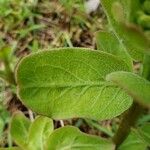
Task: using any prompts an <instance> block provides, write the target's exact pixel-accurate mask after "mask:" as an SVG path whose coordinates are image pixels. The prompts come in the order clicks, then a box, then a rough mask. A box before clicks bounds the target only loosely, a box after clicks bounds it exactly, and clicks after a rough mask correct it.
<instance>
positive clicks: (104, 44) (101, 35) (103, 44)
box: [96, 31, 133, 70]
mask: <svg viewBox="0 0 150 150" xmlns="http://www.w3.org/2000/svg"><path fill="white" fill-rule="evenodd" d="M96 41H97V47H98V49H99V50H102V51H104V52H105V51H106V52H107V53H111V54H113V55H115V56H118V57H120V58H121V59H123V60H124V61H125V62H126V63H127V65H128V66H129V68H131V70H132V67H133V66H132V59H131V57H130V55H129V54H128V53H127V51H126V48H125V47H124V45H123V44H122V43H120V41H119V40H118V39H117V37H116V36H115V35H114V34H113V33H112V32H102V31H99V32H97V34H96Z"/></svg>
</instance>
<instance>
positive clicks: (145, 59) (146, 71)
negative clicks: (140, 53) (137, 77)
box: [142, 55, 150, 81]
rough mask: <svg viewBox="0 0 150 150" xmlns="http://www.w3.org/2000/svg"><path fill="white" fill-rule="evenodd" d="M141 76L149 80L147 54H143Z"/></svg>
mask: <svg viewBox="0 0 150 150" xmlns="http://www.w3.org/2000/svg"><path fill="white" fill-rule="evenodd" d="M142 76H143V77H144V78H146V79H147V80H149V81H150V56H148V55H145V56H144V60H143V69H142Z"/></svg>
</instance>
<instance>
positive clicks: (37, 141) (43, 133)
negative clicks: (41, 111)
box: [28, 116, 54, 150]
mask: <svg viewBox="0 0 150 150" xmlns="http://www.w3.org/2000/svg"><path fill="white" fill-rule="evenodd" d="M53 129H54V125H53V121H52V120H51V119H50V118H47V117H43V116H38V117H37V118H36V119H35V120H34V122H33V123H32V125H31V126H30V129H29V138H28V144H29V145H30V149H32V150H38V149H39V150H42V149H44V146H45V141H46V140H47V138H48V137H49V135H50V134H51V133H52V132H53Z"/></svg>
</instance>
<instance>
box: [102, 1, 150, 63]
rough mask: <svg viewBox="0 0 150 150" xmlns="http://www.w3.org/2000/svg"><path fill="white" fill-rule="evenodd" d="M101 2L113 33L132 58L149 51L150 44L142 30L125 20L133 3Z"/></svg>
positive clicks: (138, 58)
mask: <svg viewBox="0 0 150 150" xmlns="http://www.w3.org/2000/svg"><path fill="white" fill-rule="evenodd" d="M126 1H127V0H126ZM101 2H102V6H103V8H104V10H105V12H106V15H107V18H108V20H109V23H110V25H111V26H112V28H113V31H114V33H115V35H116V36H117V37H118V39H119V40H120V42H122V43H123V44H124V46H125V47H126V49H127V50H128V52H129V53H130V54H131V56H132V57H133V58H134V59H136V60H142V59H143V53H145V52H146V53H149V52H150V45H149V41H148V39H147V38H146V37H145V35H144V34H143V33H142V31H140V29H139V28H138V27H137V26H135V25H134V24H131V23H129V22H127V21H128V20H127V18H129V17H128V15H127V14H128V12H130V9H131V8H132V6H133V5H134V3H130V2H124V3H122V4H121V3H120V2H119V0H101ZM130 5H131V6H130ZM118 14H119V15H118Z"/></svg>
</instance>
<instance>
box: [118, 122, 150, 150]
mask: <svg viewBox="0 0 150 150" xmlns="http://www.w3.org/2000/svg"><path fill="white" fill-rule="evenodd" d="M148 146H150V124H149V123H147V124H145V125H143V126H142V127H139V128H137V129H132V130H131V133H130V134H129V136H128V137H127V139H126V140H125V141H124V142H123V143H122V145H121V146H120V147H119V148H118V150H146V149H148Z"/></svg>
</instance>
